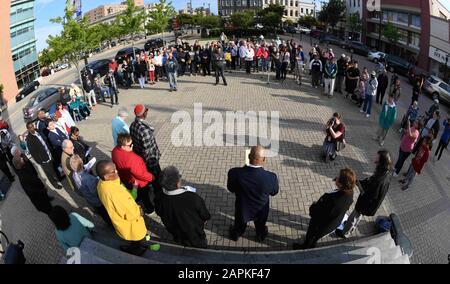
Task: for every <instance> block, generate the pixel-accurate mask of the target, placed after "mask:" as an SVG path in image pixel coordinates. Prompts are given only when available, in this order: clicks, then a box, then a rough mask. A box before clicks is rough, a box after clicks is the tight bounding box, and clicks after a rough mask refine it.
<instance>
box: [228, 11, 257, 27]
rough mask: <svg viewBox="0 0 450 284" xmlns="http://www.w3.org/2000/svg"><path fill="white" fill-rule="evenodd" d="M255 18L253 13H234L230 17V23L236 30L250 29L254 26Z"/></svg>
mask: <svg viewBox="0 0 450 284" xmlns="http://www.w3.org/2000/svg"><path fill="white" fill-rule="evenodd" d="M254 16H255V14H254V12H253V11H243V12H239V13H234V14H232V15H231V16H230V22H231V24H232V25H233V27H235V28H240V29H248V28H250V27H251V26H252V24H253V19H254Z"/></svg>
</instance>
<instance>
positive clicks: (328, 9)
mask: <svg viewBox="0 0 450 284" xmlns="http://www.w3.org/2000/svg"><path fill="white" fill-rule="evenodd" d="M344 11H345V4H344V1H342V0H330V1H328V2H323V6H322V10H321V11H320V12H319V17H318V18H319V21H321V22H324V23H325V24H326V25H327V26H332V27H334V26H336V24H337V23H338V22H339V21H340V20H342V18H343V14H344Z"/></svg>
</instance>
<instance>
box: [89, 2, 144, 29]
mask: <svg viewBox="0 0 450 284" xmlns="http://www.w3.org/2000/svg"><path fill="white" fill-rule="evenodd" d="M134 5H135V6H136V7H143V6H144V0H134ZM126 9H127V5H126V2H122V3H121V4H107V5H101V6H98V7H97V8H94V9H92V10H89V11H87V12H86V13H84V17H86V18H87V19H88V21H89V23H90V24H94V23H99V22H101V21H102V20H103V19H104V18H111V17H114V15H118V14H121V13H122V12H123V11H125V10H126Z"/></svg>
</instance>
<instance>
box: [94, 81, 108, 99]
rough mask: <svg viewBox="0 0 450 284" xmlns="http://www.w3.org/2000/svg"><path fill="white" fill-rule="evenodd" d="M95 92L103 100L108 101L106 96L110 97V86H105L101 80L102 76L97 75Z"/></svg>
mask: <svg viewBox="0 0 450 284" xmlns="http://www.w3.org/2000/svg"><path fill="white" fill-rule="evenodd" d="M94 92H95V95H96V96H97V98H100V99H101V100H102V101H103V102H106V98H109V97H110V96H111V94H110V93H109V88H108V87H106V86H103V84H102V82H101V81H100V76H97V77H95V79H94Z"/></svg>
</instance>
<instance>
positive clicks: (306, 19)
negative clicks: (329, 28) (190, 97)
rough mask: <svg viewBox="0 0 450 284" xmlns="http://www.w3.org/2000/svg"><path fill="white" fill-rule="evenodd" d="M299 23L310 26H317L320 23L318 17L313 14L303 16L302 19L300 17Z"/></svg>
mask: <svg viewBox="0 0 450 284" xmlns="http://www.w3.org/2000/svg"><path fill="white" fill-rule="evenodd" d="M298 23H299V24H300V25H303V26H306V27H308V28H311V27H316V26H318V25H319V22H318V21H317V19H316V18H314V17H312V16H303V17H301V18H300V19H298Z"/></svg>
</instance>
